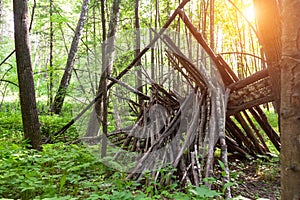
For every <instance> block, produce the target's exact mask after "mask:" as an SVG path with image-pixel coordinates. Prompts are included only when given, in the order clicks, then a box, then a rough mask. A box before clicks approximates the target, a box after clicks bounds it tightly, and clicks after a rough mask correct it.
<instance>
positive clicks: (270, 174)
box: [230, 157, 280, 200]
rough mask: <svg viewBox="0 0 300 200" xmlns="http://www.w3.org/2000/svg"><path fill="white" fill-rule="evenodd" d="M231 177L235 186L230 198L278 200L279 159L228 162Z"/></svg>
mask: <svg viewBox="0 0 300 200" xmlns="http://www.w3.org/2000/svg"><path fill="white" fill-rule="evenodd" d="M230 170H231V176H232V177H233V179H235V183H236V186H234V187H232V196H233V197H238V196H240V197H241V198H237V199H251V200H252V199H269V200H276V199H280V165H279V158H278V157H274V158H272V159H271V160H264V159H256V160H250V161H249V160H243V161H239V160H233V161H231V162H230Z"/></svg>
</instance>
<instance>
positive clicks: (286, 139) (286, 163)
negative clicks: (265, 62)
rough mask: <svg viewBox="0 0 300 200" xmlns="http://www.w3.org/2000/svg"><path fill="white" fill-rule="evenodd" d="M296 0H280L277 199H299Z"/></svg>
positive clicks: (299, 57) (299, 95)
mask: <svg viewBox="0 0 300 200" xmlns="http://www.w3.org/2000/svg"><path fill="white" fill-rule="evenodd" d="M299 10H300V1H298V0H285V1H283V15H282V16H283V18H282V31H283V32H282V57H281V84H282V85H281V112H280V113H281V116H280V117H281V155H280V158H281V162H280V163H281V199H282V200H299V199H300V190H299V186H300V15H299Z"/></svg>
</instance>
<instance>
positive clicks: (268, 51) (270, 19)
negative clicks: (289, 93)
mask: <svg viewBox="0 0 300 200" xmlns="http://www.w3.org/2000/svg"><path fill="white" fill-rule="evenodd" d="M280 2H281V0H268V1H266V0H253V4H254V7H255V12H256V19H257V25H258V36H259V42H260V44H261V45H262V50H263V52H264V54H265V57H266V60H267V65H268V71H269V75H270V77H271V82H272V88H273V92H274V95H275V102H274V103H275V104H274V105H275V109H276V111H277V113H279V110H280V67H279V62H280V57H281V40H280V37H281V24H280Z"/></svg>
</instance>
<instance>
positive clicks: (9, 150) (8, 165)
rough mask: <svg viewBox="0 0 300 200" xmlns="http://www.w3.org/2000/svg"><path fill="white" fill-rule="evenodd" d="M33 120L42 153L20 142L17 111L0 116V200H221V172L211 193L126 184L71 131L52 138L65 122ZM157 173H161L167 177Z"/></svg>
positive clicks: (269, 175)
mask: <svg viewBox="0 0 300 200" xmlns="http://www.w3.org/2000/svg"><path fill="white" fill-rule="evenodd" d="M267 115H268V114H267ZM270 115H271V114H270ZM268 117H269V116H268ZM271 117H272V115H271ZM39 118H40V122H41V131H42V136H43V138H44V139H45V138H50V139H51V140H50V141H51V144H44V145H43V148H42V151H36V150H33V149H30V148H28V147H29V145H28V142H27V141H24V140H23V129H22V119H21V114H20V113H19V112H17V111H12V112H3V111H2V112H0V199H1V198H5V199H125V200H126V199H128V200H130V199H176V200H177V199H179V200H180V199H182V200H184V199H222V197H221V196H222V195H223V192H224V188H222V183H220V180H221V176H222V173H220V177H216V179H213V180H211V181H212V183H213V184H215V185H219V187H217V188H218V189H215V190H209V189H208V188H207V187H205V186H200V187H195V186H187V187H185V188H182V187H181V185H180V184H181V183H180V182H178V181H175V182H173V183H172V184H169V185H164V184H160V183H158V182H156V181H154V180H152V179H151V178H149V179H148V180H147V176H146V175H145V178H146V184H145V182H141V183H140V182H136V181H131V180H127V179H126V176H127V174H126V173H122V172H118V171H115V170H112V169H111V168H108V167H107V166H105V165H104V164H103V163H101V161H100V159H98V158H97V157H96V156H95V154H93V153H92V152H91V151H90V150H89V149H88V148H86V147H85V146H84V145H82V144H80V143H78V144H72V142H73V141H75V140H76V138H77V137H78V133H77V131H76V128H73V127H71V128H70V129H69V130H68V131H67V132H66V133H65V134H64V135H61V136H59V137H53V134H54V133H55V132H56V131H57V130H59V129H60V128H61V127H62V126H63V125H65V124H66V123H67V122H68V121H69V120H70V119H71V117H68V116H63V117H62V116H56V115H55V116H48V115H45V114H43V115H42V114H40V116H39ZM274 121H276V119H274ZM219 164H220V166H221V167H219V168H220V170H221V172H222V169H221V168H222V163H219ZM257 166H258V167H257V169H256V172H257V174H260V175H261V176H263V177H265V178H266V179H268V180H272V179H274V177H276V176H275V175H276V174H277V171H278V170H275V168H274V166H276V163H275V164H272V163H271V162H270V163H269V162H268V165H266V164H265V163H262V164H260V165H257ZM272 169H274V170H272ZM162 170H164V171H161V172H160V173H161V174H163V173H165V174H168V171H166V169H162ZM241 171H243V170H241ZM236 174H237V175H239V176H242V175H241V174H240V172H233V173H232V174H231V181H232V182H230V184H231V185H232V186H233V188H234V189H238V185H239V183H238V179H237V177H235V175H236ZM216 175H217V174H216ZM149 177H150V176H149ZM235 178H236V179H235ZM174 180H175V178H174Z"/></svg>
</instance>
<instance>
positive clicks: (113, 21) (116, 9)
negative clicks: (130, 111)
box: [86, 0, 121, 157]
mask: <svg viewBox="0 0 300 200" xmlns="http://www.w3.org/2000/svg"><path fill="white" fill-rule="evenodd" d="M120 3H121V0H114V1H113V5H112V10H111V16H110V21H109V28H108V34H107V38H108V39H106V33H105V15H104V1H102V2H101V13H102V28H103V38H102V39H103V46H102V75H101V77H100V81H99V86H98V91H97V96H98V95H99V94H100V93H102V94H103V95H102V99H101V98H99V99H98V100H97V101H96V102H95V108H94V111H93V112H92V114H91V116H90V119H89V123H88V128H87V132H86V136H88V137H90V136H95V135H97V134H98V131H99V128H100V123H101V122H102V130H103V135H102V150H101V157H105V155H106V145H107V138H106V135H107V123H108V121H107V120H108V119H107V118H108V103H109V100H108V88H107V77H109V76H111V73H112V67H113V62H114V52H115V46H116V32H117V29H118V21H119V17H120Z"/></svg>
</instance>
